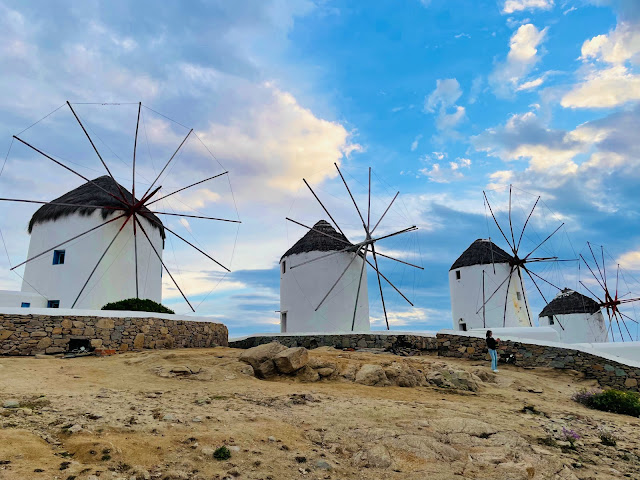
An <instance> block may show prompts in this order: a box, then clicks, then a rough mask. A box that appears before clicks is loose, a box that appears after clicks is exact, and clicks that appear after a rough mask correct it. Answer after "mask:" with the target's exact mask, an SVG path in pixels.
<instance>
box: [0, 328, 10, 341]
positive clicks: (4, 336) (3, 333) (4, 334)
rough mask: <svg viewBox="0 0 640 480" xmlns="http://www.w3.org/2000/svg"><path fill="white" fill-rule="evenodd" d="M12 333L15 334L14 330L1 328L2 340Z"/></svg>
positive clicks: (0, 339) (0, 336)
mask: <svg viewBox="0 0 640 480" xmlns="http://www.w3.org/2000/svg"><path fill="white" fill-rule="evenodd" d="M11 335H13V332H12V331H11V330H0V342H2V341H4V340H6V339H7V338H9V337H10V336H11Z"/></svg>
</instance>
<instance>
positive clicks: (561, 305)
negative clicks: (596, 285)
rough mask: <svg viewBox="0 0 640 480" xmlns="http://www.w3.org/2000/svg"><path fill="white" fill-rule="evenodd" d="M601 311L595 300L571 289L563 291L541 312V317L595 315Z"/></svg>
mask: <svg viewBox="0 0 640 480" xmlns="http://www.w3.org/2000/svg"><path fill="white" fill-rule="evenodd" d="M599 310H600V305H599V304H598V302H596V301H595V300H594V299H593V298H590V297H587V296H586V295H582V294H581V293H578V292H576V291H574V290H571V289H570V288H565V289H564V290H562V291H561V292H560V293H559V294H558V295H556V298H554V299H553V300H551V301H550V302H549V303H548V304H547V306H546V307H544V309H543V310H542V311H541V312H540V315H538V316H539V317H550V316H552V315H569V314H571V313H588V314H593V313H596V312H597V311H599Z"/></svg>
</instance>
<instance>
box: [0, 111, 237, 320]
mask: <svg viewBox="0 0 640 480" xmlns="http://www.w3.org/2000/svg"><path fill="white" fill-rule="evenodd" d="M65 105H66V106H67V107H68V111H67V110H66V109H63V107H64V106H65ZM76 105H77V104H76ZM82 105H96V104H91V103H89V104H82ZM98 105H101V106H102V107H103V108H111V107H113V106H117V107H118V108H124V109H127V108H131V107H129V106H128V105H131V104H127V103H125V104H104V103H102V104H98ZM133 105H135V106H136V107H137V116H136V117H135V118H136V129H135V136H134V137H133V142H132V145H133V152H132V162H131V163H130V164H128V163H127V162H126V161H125V160H123V159H122V158H120V157H118V158H120V160H121V161H122V162H123V164H124V165H125V171H122V168H121V167H118V166H116V168H118V170H119V176H124V178H127V175H128V174H129V172H131V177H130V178H131V189H130V190H127V189H125V188H124V187H123V186H122V185H120V184H119V183H118V182H117V181H116V179H115V178H116V177H115V176H114V173H113V172H112V169H113V171H116V168H114V167H113V166H112V168H109V166H108V165H107V163H106V162H105V160H104V158H103V156H102V155H101V153H100V151H99V149H98V147H97V146H96V143H95V142H94V141H93V139H92V137H91V135H90V134H89V131H88V130H87V127H85V123H84V122H83V121H82V120H81V119H80V117H79V116H78V114H77V112H76V110H75V109H74V106H73V105H72V104H71V103H70V102H66V104H63V105H62V106H60V107H58V108H57V109H56V110H54V111H53V112H51V113H49V114H48V115H46V116H45V117H43V118H42V119H41V120H39V121H38V122H35V123H34V124H32V125H31V126H30V127H29V128H27V129H26V130H23V131H22V132H21V133H20V134H18V135H14V136H13V140H12V142H11V145H10V148H9V153H8V154H7V158H9V154H10V153H11V152H12V148H13V151H15V150H16V149H18V148H19V149H21V150H20V154H21V155H23V156H26V158H27V159H28V160H30V161H36V159H38V158H46V159H47V160H49V161H51V162H53V163H55V164H57V165H58V166H60V167H62V168H63V169H64V170H65V171H66V174H67V175H69V174H73V175H75V176H76V177H79V178H81V179H82V180H83V181H84V182H86V183H83V184H82V185H81V186H80V187H78V188H76V189H74V190H72V191H70V192H68V193H66V194H64V195H62V196H61V197H58V198H56V199H55V200H52V201H48V202H47V201H42V200H35V199H27V198H4V197H3V198H0V202H15V203H20V204H25V203H28V204H38V205H42V206H41V207H40V208H39V210H38V211H36V213H35V214H34V215H33V216H32V218H31V221H30V223H29V233H30V234H31V240H30V242H29V252H28V258H27V259H26V260H25V261H24V262H22V263H19V264H18V265H14V266H13V267H11V270H15V269H17V268H19V267H22V266H23V265H24V266H25V272H24V276H23V284H22V292H21V293H24V295H14V294H15V293H17V292H4V293H3V295H2V296H0V302H6V303H7V304H8V305H7V306H13V305H14V303H15V299H16V298H18V299H21V298H24V297H26V298H29V299H30V298H36V297H35V295H36V294H37V295H38V297H37V298H38V306H40V299H41V298H42V297H44V298H45V299H46V302H47V306H48V307H49V308H83V309H100V308H101V307H103V306H104V305H105V304H106V303H109V302H112V301H118V300H124V299H128V298H143V299H150V300H154V301H156V302H158V303H159V302H160V301H161V300H162V272H163V271H164V272H165V273H166V274H167V276H168V279H167V280H171V283H172V284H173V285H174V286H175V288H176V290H177V291H179V292H180V295H181V296H182V297H183V298H184V300H185V302H186V303H187V304H188V306H189V308H190V309H191V310H192V311H194V312H195V308H194V307H193V305H192V303H191V302H190V301H189V299H188V298H187V296H186V295H185V293H184V291H183V290H182V288H181V287H180V285H179V284H178V282H177V281H176V279H175V278H174V276H173V274H172V273H171V271H170V270H169V268H168V267H167V265H166V263H165V262H164V261H163V259H162V250H163V248H164V239H165V235H168V234H171V236H173V237H176V238H177V239H179V240H181V241H182V242H184V243H186V244H187V245H189V246H190V247H191V248H193V249H194V250H196V251H198V252H199V253H200V254H202V255H204V256H205V257H206V258H208V259H209V260H210V261H212V262H213V263H215V264H216V265H217V266H218V267H220V268H222V269H223V270H225V271H227V272H230V271H231V270H229V268H227V267H225V266H224V265H223V264H222V263H220V262H219V261H218V260H216V259H215V258H213V257H212V256H211V255H209V254H208V253H207V252H205V251H204V250H202V249H201V248H199V247H198V246H196V245H194V244H193V243H192V242H191V241H189V240H187V239H186V238H184V237H183V236H181V235H180V234H179V233H177V232H175V231H174V230H172V229H171V227H173V225H172V224H171V223H169V222H165V223H163V222H162V221H161V220H160V218H159V217H164V216H165V215H169V216H172V217H181V220H186V219H198V220H209V221H215V222H229V223H236V224H238V223H241V222H240V220H239V219H237V220H235V219H229V218H219V217H210V216H205V215H204V214H202V213H200V212H195V213H198V215H192V214H188V213H183V212H182V211H181V210H183V208H179V209H178V210H176V209H174V208H173V207H171V204H170V201H169V198H170V197H173V196H174V195H177V194H180V193H181V192H185V191H186V190H189V189H191V188H194V187H198V186H200V188H204V184H205V183H206V182H211V181H213V180H214V179H217V178H223V177H224V176H226V175H227V174H228V173H229V172H228V171H222V172H219V173H215V172H214V171H211V170H209V168H207V174H210V175H211V176H208V177H206V178H204V179H200V180H198V181H195V182H194V183H191V184H190V185H187V186H184V187H182V188H178V189H176V190H173V191H170V190H166V191H165V190H164V189H163V187H162V183H163V182H166V181H170V179H169V177H170V174H171V171H172V170H173V168H174V167H175V162H174V159H177V158H179V157H180V154H181V151H182V150H183V147H184V146H185V145H189V147H185V148H189V149H190V158H192V160H193V158H197V156H198V155H203V156H204V157H203V158H205V159H206V161H205V162H203V163H205V164H206V165H214V164H215V163H218V164H219V162H217V160H216V159H215V157H214V156H213V154H211V152H210V150H209V149H208V148H207V146H206V145H205V144H204V143H203V142H202V141H201V140H200V139H199V138H198V136H197V134H196V133H195V132H194V130H193V129H188V128H187V127H185V126H184V125H182V124H180V123H179V122H176V121H174V120H171V119H170V118H169V117H167V116H166V115H163V114H161V113H159V112H156V111H155V110H153V109H150V108H149V107H146V106H143V105H142V103H141V102H138V103H137V104H133ZM143 108H144V109H145V110H146V111H147V112H148V113H149V114H151V113H154V114H156V115H160V116H162V117H163V119H164V120H168V121H169V122H172V123H173V124H175V125H178V126H179V127H180V128H181V129H184V130H188V132H186V136H185V137H184V139H183V140H182V142H181V143H180V144H179V145H178V146H177V148H176V149H175V151H173V154H172V155H171V156H170V157H169V158H168V160H167V161H166V163H165V162H162V163H163V164H164V166H163V167H162V169H160V170H159V172H156V167H155V166H154V165H153V162H151V167H152V170H153V172H154V176H153V177H151V178H154V179H153V181H150V180H149V179H147V178H144V187H143V188H140V187H141V184H140V182H139V181H138V180H137V177H138V174H137V173H136V153H137V151H138V149H139V145H138V144H139V143H141V142H139V138H138V137H139V135H138V133H139V132H140V131H141V130H143V128H141V124H140V123H141V118H142V120H143V122H144V116H143V115H142V112H143ZM56 112H60V113H59V114H57V115H60V116H61V117H56V119H57V120H59V121H63V120H64V118H63V117H62V115H63V113H64V112H67V113H66V115H67V117H66V118H67V119H68V120H70V121H71V122H72V123H73V124H76V123H77V128H78V130H77V131H78V132H80V131H82V134H83V135H80V137H81V138H84V137H86V140H83V141H82V143H83V144H84V142H86V141H88V143H89V144H90V145H91V148H92V149H93V151H94V152H95V154H96V157H97V160H99V162H100V164H101V165H102V167H104V170H105V172H106V174H107V175H104V176H101V177H98V178H96V179H94V180H90V179H89V178H87V177H86V176H85V175H83V174H82V173H80V172H79V171H76V170H75V169H74V168H71V167H70V166H68V165H65V161H61V160H58V159H56V158H54V157H53V156H51V155H49V154H48V153H45V151H43V150H42V149H41V148H44V147H42V146H40V145H39V146H36V145H34V144H32V143H30V142H33V140H30V141H29V142H28V141H26V140H24V139H23V138H21V137H20V135H22V134H23V133H24V132H26V131H27V130H29V129H30V128H32V127H33V126H35V125H37V124H38V123H40V122H41V121H43V120H45V119H47V118H48V117H50V116H52V115H54V114H56ZM123 118H124V117H123ZM74 128H75V127H74ZM118 130H119V129H118ZM145 131H146V130H145ZM145 138H146V135H145ZM190 140H191V143H189V142H190ZM196 141H197V142H199V144H200V145H201V147H199V146H198V144H196ZM102 143H104V142H102ZM105 145H106V144H105ZM146 146H147V148H146V150H147V152H148V153H149V157H151V146H150V144H149V142H148V138H147V145H146ZM39 147H41V148H39ZM109 149H110V150H111V152H113V149H112V148H111V147H109ZM25 152H27V153H26V154H25ZM34 152H35V153H37V154H38V155H39V156H36V155H35V154H34ZM198 152H200V153H199V154H198ZM168 153H169V152H164V150H163V151H162V154H163V155H164V154H168ZM27 155H30V156H27ZM191 155H193V157H191ZM167 156H168V155H167ZM47 163H48V162H47ZM93 163H96V166H97V163H98V162H96V161H95V160H94V161H93ZM78 165H79V166H80V167H82V169H85V170H86V169H90V170H92V171H93V170H95V169H94V168H93V167H92V166H91V165H82V164H78ZM219 166H220V168H221V169H223V167H222V165H219ZM129 168H130V169H131V170H129ZM37 170H38V169H37V168H36V167H34V171H36V172H37ZM1 173H2V172H0V174H1ZM156 173H157V174H156ZM136 185H137V186H138V192H137V194H136ZM209 185H210V183H208V186H209ZM191 193H194V191H191ZM173 199H174V200H175V199H179V197H174V198H173ZM158 202H162V203H158ZM181 203H182V204H183V205H184V207H186V208H190V207H189V206H188V205H187V204H185V203H184V202H181ZM163 205H164V207H163ZM163 210H172V211H163ZM235 213H236V215H237V209H236V212H235ZM165 218H166V217H165ZM0 219H2V215H0ZM181 223H182V222H181ZM189 232H191V231H190V230H189ZM170 238H171V237H170ZM167 283H168V282H167ZM3 298H4V300H3ZM21 307H22V308H28V307H30V302H28V301H27V302H25V301H22V305H21Z"/></svg>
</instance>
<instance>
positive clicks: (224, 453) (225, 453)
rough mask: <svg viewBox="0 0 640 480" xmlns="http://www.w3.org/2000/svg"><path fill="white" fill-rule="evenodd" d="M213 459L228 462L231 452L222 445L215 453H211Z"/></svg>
mask: <svg viewBox="0 0 640 480" xmlns="http://www.w3.org/2000/svg"><path fill="white" fill-rule="evenodd" d="M213 458H215V459H216V460H228V459H230V458H231V451H230V450H229V449H228V448H227V447H225V446H224V445H223V446H222V447H220V448H217V449H216V451H215V452H213Z"/></svg>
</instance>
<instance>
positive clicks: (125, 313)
mask: <svg viewBox="0 0 640 480" xmlns="http://www.w3.org/2000/svg"><path fill="white" fill-rule="evenodd" d="M3 313H4V314H8V315H51V316H56V317H64V316H70V317H114V318H149V317H153V318H163V319H165V320H188V321H191V322H212V323H219V322H216V319H214V318H212V317H197V316H195V315H194V316H191V315H172V314H170V313H155V312H132V311H129V310H79V309H75V308H73V309H72V308H10V307H2V306H0V314H3Z"/></svg>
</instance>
